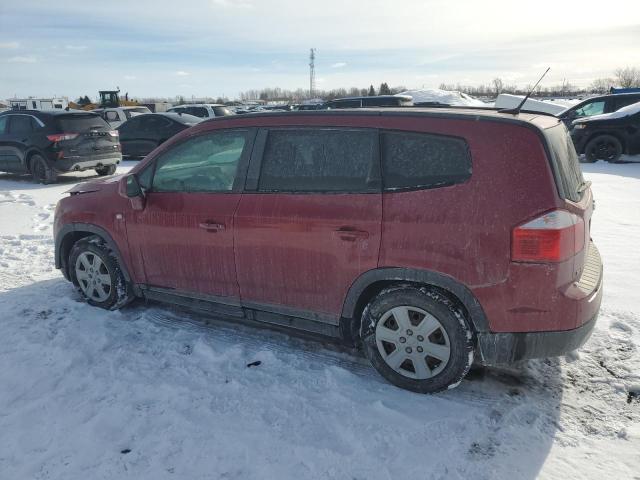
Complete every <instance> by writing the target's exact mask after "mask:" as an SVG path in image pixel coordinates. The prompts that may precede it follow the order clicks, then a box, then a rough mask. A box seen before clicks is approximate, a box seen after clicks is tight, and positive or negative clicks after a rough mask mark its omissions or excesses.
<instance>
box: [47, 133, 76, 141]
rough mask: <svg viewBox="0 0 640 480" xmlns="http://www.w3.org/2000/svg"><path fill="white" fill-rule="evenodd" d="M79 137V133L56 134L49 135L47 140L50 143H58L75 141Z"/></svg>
mask: <svg viewBox="0 0 640 480" xmlns="http://www.w3.org/2000/svg"><path fill="white" fill-rule="evenodd" d="M78 135H79V134H78V133H54V134H53V135H47V138H48V139H49V141H51V142H54V143H57V142H62V141H63V140H73V139H74V138H76V137H77V136H78Z"/></svg>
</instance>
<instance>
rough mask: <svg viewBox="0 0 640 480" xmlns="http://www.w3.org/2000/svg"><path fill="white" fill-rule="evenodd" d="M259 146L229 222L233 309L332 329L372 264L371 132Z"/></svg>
mask: <svg viewBox="0 0 640 480" xmlns="http://www.w3.org/2000/svg"><path fill="white" fill-rule="evenodd" d="M265 136H266V139H265V141H264V148H263V151H264V153H263V154H262V152H259V151H258V150H261V149H262V148H260V147H259V145H262V144H263V143H262V141H256V148H255V149H254V150H255V152H254V155H253V156H252V159H251V167H250V172H258V171H259V172H260V174H259V179H258V180H257V181H256V184H255V185H254V186H253V187H252V186H251V185H249V182H251V181H252V180H251V179H249V178H248V180H247V182H248V185H247V192H246V193H245V194H244V195H243V197H242V199H241V200H240V204H239V206H238V211H237V214H236V218H235V246H236V247H235V253H236V268H237V271H238V282H239V284H240V294H241V298H242V303H243V305H245V306H247V307H254V308H259V309H265V310H269V311H272V312H276V313H284V314H289V315H292V316H299V317H303V318H309V319H313V320H319V321H322V322H326V323H333V324H337V322H338V319H339V317H340V312H341V310H342V304H343V302H344V298H345V296H346V293H347V291H348V289H349V287H350V286H351V284H352V283H353V282H354V281H355V279H356V278H357V277H358V276H359V275H360V274H361V273H363V272H365V271H367V270H370V269H373V268H376V267H377V264H378V251H379V248H380V230H381V217H382V198H381V197H382V195H381V188H380V174H379V163H378V148H377V144H378V143H377V132H376V131H375V130H359V129H344V128H341V129H318V128H314V129H304V128H290V129H282V130H271V131H269V132H266V131H261V132H260V135H259V137H258V138H259V139H260V140H262V139H263V138H264V137H265ZM260 161H261V165H257V163H260ZM251 175H253V173H250V174H249V176H251ZM256 178H257V177H256ZM251 188H254V189H255V191H254V192H252V193H251V192H249V190H250V189H251Z"/></svg>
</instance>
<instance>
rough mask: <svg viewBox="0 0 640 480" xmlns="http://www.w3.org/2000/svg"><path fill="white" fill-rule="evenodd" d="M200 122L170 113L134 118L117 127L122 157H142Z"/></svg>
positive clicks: (187, 116)
mask: <svg viewBox="0 0 640 480" xmlns="http://www.w3.org/2000/svg"><path fill="white" fill-rule="evenodd" d="M201 121H202V119H201V118H198V117H194V116H193V115H183V114H180V113H171V112H165V113H148V114H146V115H139V116H136V117H134V118H132V119H131V120H129V121H127V122H125V123H123V124H122V125H120V127H118V131H119V132H120V144H121V146H122V155H124V156H125V157H134V158H141V157H144V156H145V155H147V154H148V153H149V152H151V151H152V150H153V149H155V148H156V147H157V146H158V145H160V144H162V143H163V142H165V141H166V140H168V139H169V138H171V137H173V136H174V135H175V134H176V133H178V132H181V131H182V130H185V129H187V128H189V127H191V126H193V125H195V124H196V123H199V122H201Z"/></svg>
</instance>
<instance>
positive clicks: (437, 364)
mask: <svg viewBox="0 0 640 480" xmlns="http://www.w3.org/2000/svg"><path fill="white" fill-rule="evenodd" d="M375 334H376V345H377V347H378V352H379V353H380V355H381V356H382V358H383V359H384V361H385V362H386V364H387V365H388V366H389V367H391V368H392V369H393V370H394V371H395V372H397V373H399V374H401V375H403V376H405V377H408V378H413V379H416V380H424V379H427V378H431V377H433V376H435V375H437V374H438V373H440V372H441V371H442V370H444V368H445V367H446V366H447V364H448V362H449V357H450V355H451V344H450V342H449V337H448V335H447V332H446V331H445V329H444V327H443V326H442V324H441V323H440V322H439V321H438V319H437V318H436V317H435V316H433V315H431V314H430V313H428V312H426V311H425V310H422V309H421V308H417V307H412V306H400V307H394V308H392V309H390V310H388V311H387V312H385V313H384V315H382V317H381V318H380V321H379V322H378V324H377V325H376V332H375Z"/></svg>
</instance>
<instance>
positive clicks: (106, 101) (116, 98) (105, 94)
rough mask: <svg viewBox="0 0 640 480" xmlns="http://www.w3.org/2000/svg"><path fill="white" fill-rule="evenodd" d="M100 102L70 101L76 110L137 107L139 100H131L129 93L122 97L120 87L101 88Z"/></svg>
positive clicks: (70, 106) (70, 104)
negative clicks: (78, 102)
mask: <svg viewBox="0 0 640 480" xmlns="http://www.w3.org/2000/svg"><path fill="white" fill-rule="evenodd" d="M98 94H99V96H100V103H88V104H86V105H80V104H77V103H75V102H69V108H72V109H76V110H87V111H89V110H95V109H96V108H115V107H135V106H136V105H138V102H136V101H135V100H129V94H125V98H124V99H121V98H120V95H119V94H120V88H118V89H117V90H100V91H99V92H98Z"/></svg>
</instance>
